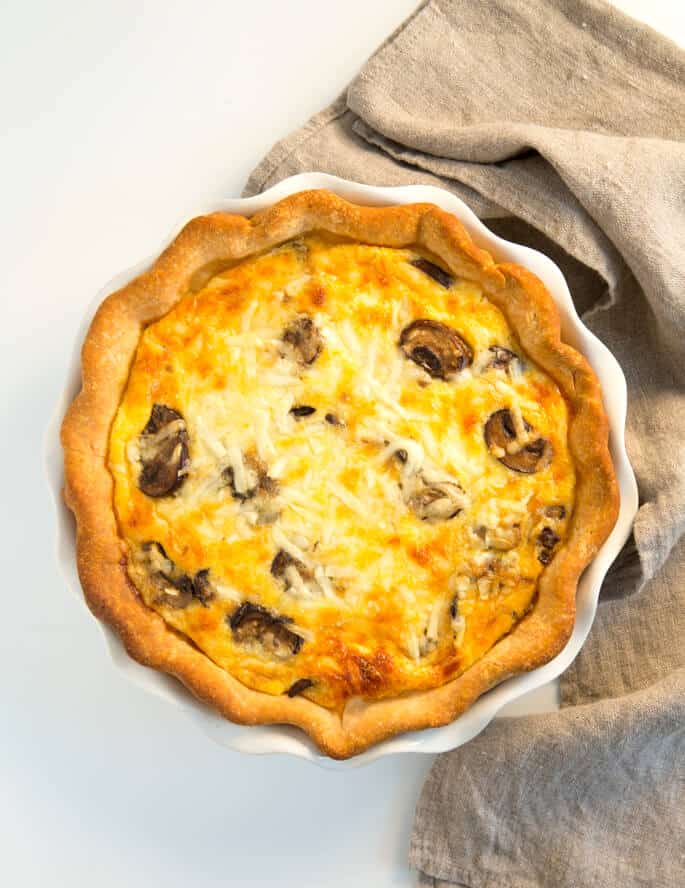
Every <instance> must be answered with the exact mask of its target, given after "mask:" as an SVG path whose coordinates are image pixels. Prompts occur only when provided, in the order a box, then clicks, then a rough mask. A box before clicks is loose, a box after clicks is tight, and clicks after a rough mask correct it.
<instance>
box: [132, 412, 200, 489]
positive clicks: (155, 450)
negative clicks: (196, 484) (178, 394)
mask: <svg viewBox="0 0 685 888" xmlns="http://www.w3.org/2000/svg"><path fill="white" fill-rule="evenodd" d="M138 448H139V452H140V462H141V471H140V475H139V476H138V487H139V488H140V489H141V490H142V491H143V493H145V494H146V495H147V496H153V497H160V496H168V495H169V494H170V493H173V492H174V491H175V490H178V488H179V487H180V486H181V484H182V483H183V481H184V479H185V473H184V472H183V468H184V467H185V465H186V463H187V462H188V432H187V430H186V424H185V420H184V419H183V417H182V416H181V414H180V413H179V412H178V411H176V410H172V409H171V407H167V406H166V405H164V404H155V405H153V407H152V412H151V413H150V418H149V419H148V421H147V424H146V425H145V428H144V429H143V431H142V432H141V434H140V436H139V438H138Z"/></svg>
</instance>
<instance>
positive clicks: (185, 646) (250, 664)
mask: <svg viewBox="0 0 685 888" xmlns="http://www.w3.org/2000/svg"><path fill="white" fill-rule="evenodd" d="M82 372H83V387H82V390H81V392H80V393H79V395H78V396H77V397H76V399H75V401H74V402H73V404H72V405H71V407H70V409H69V410H68V413H67V415H66V418H65V420H64V424H63V430H62V440H63V445H64V452H65V479H66V481H65V495H66V501H67V503H68V505H69V506H70V507H71V509H72V510H73V512H74V514H75V517H76V522H77V558H78V567H79V573H80V577H81V581H82V585H83V589H84V592H85V596H86V599H87V601H88V604H89V605H90V607H91V609H92V610H93V611H94V613H95V614H96V615H97V616H98V617H99V618H100V619H102V620H104V621H105V622H107V623H108V624H109V625H110V626H111V627H112V628H113V629H114V630H115V631H116V632H117V633H118V634H119V636H120V637H121V638H122V640H123V642H124V644H125V646H126V648H127V650H128V652H129V653H130V655H131V656H132V657H134V658H135V659H136V660H138V661H139V662H141V663H144V664H146V665H148V666H151V667H154V668H156V669H160V670H163V671H165V672H167V673H170V674H171V675H174V676H176V677H177V678H178V679H180V680H181V681H182V682H183V683H184V684H185V685H186V686H187V687H188V688H189V689H190V690H191V691H192V692H193V693H194V694H195V695H197V696H198V697H199V698H200V699H201V700H203V701H206V703H207V704H209V705H210V706H212V707H214V708H215V709H217V710H218V711H219V712H220V713H222V714H223V715H224V716H225V717H227V718H228V719H231V720H233V721H235V722H239V723H243V724H265V723H281V724H289V725H295V726H298V727H299V728H302V729H303V730H304V731H306V732H307V733H308V734H309V735H310V737H311V738H312V739H313V741H314V742H315V743H316V744H317V745H318V747H319V748H320V749H321V750H322V751H324V752H325V753H327V754H329V755H331V756H334V757H338V758H344V757H347V756H350V755H354V754H356V753H358V752H360V751H361V750H364V749H365V748H367V747H368V746H369V745H371V744H373V743H376V742H378V741H379V740H381V739H383V738H386V737H390V736H392V735H393V734H396V733H398V732H401V731H407V730H410V729H419V728H426V727H429V726H436V725H442V724H445V723H447V722H449V721H451V720H453V719H455V718H456V717H457V716H458V715H459V714H460V713H461V712H463V711H464V710H465V709H466V708H468V707H469V706H470V705H471V704H473V702H474V701H475V700H476V699H477V698H478V697H479V696H480V695H481V694H483V693H484V692H485V691H487V690H488V689H489V688H491V687H493V686H494V685H496V684H497V683H499V682H501V681H502V680H504V679H505V678H507V677H508V676H512V675H515V674H517V673H520V672H522V671H525V670H530V669H533V668H535V667H537V666H539V665H541V664H543V663H545V662H547V661H548V660H549V659H551V658H552V657H553V656H554V655H555V654H556V653H557V652H558V651H559V650H560V649H561V648H562V647H563V645H564V644H565V642H566V641H567V639H568V637H569V635H570V633H571V630H572V627H573V622H574V601H575V592H576V586H577V581H578V578H579V575H580V574H581V572H582V570H583V569H584V568H585V566H586V565H587V564H588V562H589V561H590V560H591V559H592V557H593V556H594V555H595V553H596V552H597V549H598V547H599V546H600V545H601V543H602V542H603V541H604V540H605V538H606V537H607V535H608V534H609V532H610V530H611V528H612V526H613V524H614V522H615V520H616V515H617V505H618V496H617V486H616V480H615V476H614V470H613V467H612V463H611V460H610V456H609V451H608V445H607V438H608V426H607V419H606V416H605V413H604V410H603V408H602V399H601V392H600V388H599V384H598V382H597V379H596V377H595V376H594V374H593V372H592V370H591V369H590V367H589V365H588V364H587V362H586V361H585V359H584V358H583V357H582V356H581V355H580V354H579V353H578V352H577V351H575V350H574V349H573V348H571V347H570V346H569V345H567V344H565V343H563V342H562V341H561V340H560V333H559V318H558V315H557V311H556V309H555V306H554V304H553V302H552V300H551V298H550V296H549V295H548V293H547V292H546V290H545V288H544V286H543V284H542V283H541V282H540V280H538V279H537V278H536V277H535V276H534V275H533V274H532V273H531V272H529V271H527V270H526V269H525V268H522V267H519V266H516V265H511V264H497V263H496V262H495V261H494V259H493V258H492V257H491V256H490V255H489V254H488V253H487V252H485V251H484V250H482V249H480V248H478V247H477V246H476V245H475V244H474V243H473V242H472V241H471V239H470V238H469V236H468V235H467V233H466V231H465V230H464V228H463V227H462V225H461V224H460V223H459V221H457V219H455V218H454V217H453V216H451V215H450V214H448V213H446V212H444V211H442V210H440V209H438V208H437V207H435V206H433V205H430V204H416V205H408V206H397V207H382V208H370V207H361V206H355V205H352V204H350V203H347V202H346V201H344V200H342V199H341V198H339V197H337V196H335V195H334V194H332V193H329V192H327V191H320V190H317V191H309V192H302V193H299V194H295V195H293V196H291V197H288V198H286V199H285V200H283V201H281V202H280V203H278V204H276V205H275V206H273V207H271V208H270V209H268V210H266V211H264V212H262V213H258V214H257V215H255V216H253V217H252V218H243V217H240V216H235V215H229V214H224V213H214V214H212V215H208V216H203V217H200V218H197V219H193V220H192V221H191V222H190V223H189V224H188V225H187V226H186V227H185V228H184V229H183V230H182V231H181V233H180V234H179V235H178V237H177V238H176V239H175V240H174V241H173V243H172V244H171V245H170V246H169V247H168V249H167V250H166V251H165V252H164V253H162V255H161V256H160V257H159V258H158V259H157V261H156V262H155V263H154V264H153V265H152V267H151V268H150V269H149V270H148V271H146V272H145V273H144V274H142V275H141V276H140V277H138V278H136V279H135V280H133V281H132V282H131V283H129V284H128V285H127V286H126V287H124V288H123V289H122V290H119V291H118V292H116V293H114V294H112V295H111V296H109V297H108V298H107V299H106V300H105V302H104V303H103V304H102V305H101V307H100V308H99V310H98V312H97V314H96V316H95V319H94V320H93V322H92V325H91V327H90V330H89V332H88V335H87V337H86V340H85V344H84V347H83V361H82Z"/></svg>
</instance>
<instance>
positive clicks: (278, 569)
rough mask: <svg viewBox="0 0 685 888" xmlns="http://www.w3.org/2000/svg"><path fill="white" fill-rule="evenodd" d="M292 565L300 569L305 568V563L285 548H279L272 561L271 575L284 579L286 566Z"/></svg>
mask: <svg viewBox="0 0 685 888" xmlns="http://www.w3.org/2000/svg"><path fill="white" fill-rule="evenodd" d="M290 565H294V566H295V567H296V568H298V569H300V568H304V564H302V562H301V561H298V560H297V559H296V558H293V556H292V555H290V553H288V552H286V551H285V549H279V550H278V552H276V554H275V555H274V559H273V561H272V562H271V575H272V576H274V577H276V579H279V580H280V579H283V578H284V577H285V571H286V568H288V567H290Z"/></svg>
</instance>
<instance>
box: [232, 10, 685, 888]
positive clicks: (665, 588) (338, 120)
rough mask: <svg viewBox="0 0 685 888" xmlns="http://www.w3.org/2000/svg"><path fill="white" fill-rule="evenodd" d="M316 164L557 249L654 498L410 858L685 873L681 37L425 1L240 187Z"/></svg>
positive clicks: (533, 879)
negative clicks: (573, 638)
mask: <svg viewBox="0 0 685 888" xmlns="http://www.w3.org/2000/svg"><path fill="white" fill-rule="evenodd" d="M303 170H317V171H323V172H329V173H332V174H335V175H338V176H342V177H344V178H349V179H353V180H357V181H360V182H367V183H372V184H379V185H399V184H410V183H413V184H431V185H438V186H440V187H443V188H447V189H448V190H450V191H452V192H453V193H455V194H457V195H458V196H459V197H461V198H462V199H463V200H464V201H465V202H466V203H468V204H469V205H470V206H471V207H472V209H473V210H474V211H475V212H476V213H477V214H478V215H479V216H480V217H481V218H482V219H485V220H486V221H487V224H489V225H490V226H491V227H492V228H493V229H494V230H496V231H497V232H498V233H500V234H502V235H503V236H505V237H510V238H511V239H513V240H516V241H518V242H521V243H526V244H528V245H529V246H532V247H535V248H537V249H540V250H541V251H542V252H545V253H547V254H549V255H551V256H552V258H554V260H555V261H556V262H557V264H559V266H560V267H561V269H562V271H563V272H564V274H565V275H566V277H567V280H568V282H569V286H570V289H571V293H572V295H573V298H574V301H575V303H576V306H577V308H578V310H579V311H580V312H581V313H582V314H583V317H584V320H585V321H586V323H587V324H588V326H589V327H590V328H591V329H592V330H593V331H594V332H595V333H596V334H597V335H598V336H599V338H600V339H602V341H603V342H604V343H605V344H606V345H608V347H609V348H610V349H611V350H612V351H613V353H614V354H615V355H616V357H617V358H618V360H619V362H620V364H621V366H622V368H623V370H624V373H625V375H626V380H627V383H628V393H629V410H628V421H627V431H626V438H627V445H628V450H629V455H630V458H631V462H632V464H633V467H634V469H635V471H636V475H637V478H638V484H639V488H640V510H639V514H638V517H637V520H636V522H635V527H634V534H633V536H632V537H631V539H630V540H629V542H628V544H627V545H626V546H625V547H624V549H623V552H622V553H621V555H620V556H619V558H618V559H617V562H616V563H615V564H614V566H613V567H612V569H611V571H610V572H609V574H608V576H607V579H606V581H605V583H604V586H603V589H602V594H601V598H600V606H599V609H598V614H597V618H596V620H595V624H594V626H593V629H592V632H591V634H590V637H589V639H588V641H587V643H586V644H585V646H584V648H583V650H582V651H581V653H580V655H579V656H578V658H577V659H576V661H575V663H574V664H573V665H572V666H571V667H570V668H569V669H568V670H567V672H566V673H565V674H564V676H563V677H562V681H561V697H562V707H563V708H562V710H561V711H560V712H559V713H553V714H549V715H544V716H534V717H533V716H531V717H529V718H526V719H522V720H500V721H497V722H495V723H493V724H492V725H491V726H490V727H489V728H488V729H486V731H485V732H484V733H483V734H482V735H480V736H479V737H478V738H476V739H475V740H474V741H472V742H471V743H469V744H468V745H467V746H465V747H463V748H461V749H458V750H455V751H454V752H453V753H450V754H446V755H444V756H441V757H440V758H439V759H438V760H437V762H436V764H435V766H434V768H433V770H432V771H431V774H430V776H429V778H428V781H427V783H426V786H425V788H424V792H423V794H422V798H421V801H420V803H419V807H418V810H417V817H416V823H415V829H414V835H413V838H412V848H411V861H412V864H413V865H414V866H415V867H417V868H418V869H419V870H421V872H422V873H423V876H422V878H423V879H424V882H425V884H431V880H433V879H435V880H438V881H436V882H435V884H436V885H439V884H442V882H441V881H440V880H443V882H450V883H452V884H463V885H467V886H469V888H481V886H483V888H485V886H488V888H500V886H501V888H504V886H507V888H509V886H516V888H518V886H521V888H528V886H549V888H561V886H567V885H568V886H574V888H576V886H584V885H598V886H600V885H601V886H614V885H616V886H619V885H620V886H624V885H629V884H630V885H632V884H635V885H659V886H666V888H668V886H671V885H673V886H675V885H682V884H685V862H684V859H683V850H682V849H683V847H684V846H685V843H684V842H683V833H684V832H685V805H683V804H682V798H683V797H684V794H683V788H684V787H683V781H684V779H685V774H684V768H683V762H684V760H685V736H684V734H683V722H684V719H683V709H682V699H683V691H685V644H684V643H683V638H685V616H684V615H685V544H684V542H683V534H684V532H685V455H684V454H685V451H684V447H683V442H684V441H685V389H684V384H685V380H684V376H685V361H684V360H683V351H684V350H683V345H682V342H683V338H684V334H685V271H684V270H683V269H684V268H685V262H684V260H685V54H684V53H683V52H682V51H681V50H679V49H678V48H677V47H676V46H675V45H673V44H672V43H670V42H669V41H668V40H667V39H666V38H664V37H662V36H660V35H658V34H656V33H655V32H653V31H651V30H650V29H649V28H647V27H645V26H643V25H640V24H638V23H637V22H634V21H632V20H631V19H629V18H628V17H626V16H625V15H623V14H621V13H619V12H618V11H617V10H616V9H614V8H613V7H611V6H610V5H609V4H608V3H604V2H599V0H546V2H538V0H491V2H489V3H487V4H481V3H470V2H467V0H429V2H427V3H424V4H423V5H422V6H420V7H419V8H418V9H417V11H416V12H415V13H414V15H413V16H412V17H411V18H410V19H408V20H407V22H405V23H404V25H403V26H401V27H400V28H398V29H397V31H395V33H394V34H393V35H391V37H390V38H389V39H388V40H387V41H386V42H385V43H384V44H383V45H382V46H381V47H380V48H379V50H377V52H376V53H375V54H374V55H373V56H372V57H371V59H369V61H368V62H367V64H366V65H365V66H364V68H363V70H362V71H361V72H360V73H359V75H358V76H357V78H355V80H354V82H353V83H352V84H351V85H350V87H349V89H348V90H347V92H346V94H345V95H344V96H342V97H340V98H339V99H338V100H337V101H336V102H335V103H334V104H333V105H332V106H331V107H330V108H328V109H326V110H325V111H323V112H321V113H320V114H318V115H316V116H315V117H314V118H312V119H311V120H310V121H309V123H308V124H306V126H305V127H303V128H302V129H301V130H299V131H298V132H297V133H295V134H293V135H291V136H289V137H287V138H286V139H284V140H283V141H282V142H280V143H279V144H278V145H276V146H275V147H274V149H273V150H272V151H271V152H270V154H269V155H268V156H267V158H265V160H264V161H262V163H261V164H260V165H259V166H258V167H257V169H256V170H255V171H254V173H253V174H252V176H251V177H250V180H249V181H248V184H247V187H246V193H247V194H251V193H255V192H256V191H259V190H261V189H263V188H266V187H268V186H270V185H272V184H274V183H275V182H277V181H279V180H280V179H282V178H284V177H286V176H288V175H291V174H293V173H296V172H302V171H303ZM611 397H612V393H611V392H605V398H607V399H610V398H611ZM678 793H680V795H678Z"/></svg>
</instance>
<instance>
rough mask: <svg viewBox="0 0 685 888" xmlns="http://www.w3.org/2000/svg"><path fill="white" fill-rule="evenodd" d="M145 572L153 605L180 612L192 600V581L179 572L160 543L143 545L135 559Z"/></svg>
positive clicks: (152, 541) (153, 541) (153, 542)
mask: <svg viewBox="0 0 685 888" xmlns="http://www.w3.org/2000/svg"><path fill="white" fill-rule="evenodd" d="M135 560H136V561H137V562H138V563H139V564H140V565H141V566H142V567H143V568H144V569H145V571H146V572H147V575H148V577H149V579H150V582H151V584H152V586H153V588H154V590H155V593H156V594H155V603H156V604H163V605H165V606H166V607H171V608H173V609H174V610H182V609H183V608H185V607H188V605H189V604H190V603H191V601H192V600H193V581H192V580H191V579H190V577H189V576H188V575H187V574H185V573H183V571H181V570H179V569H178V568H177V566H176V565H175V564H174V562H173V561H172V560H171V558H169V556H168V555H167V553H166V551H165V550H164V546H162V544H161V543H158V542H156V541H155V540H151V541H150V542H147V543H143V545H142V546H141V547H140V549H139V550H138V552H137V553H136V559H135Z"/></svg>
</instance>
